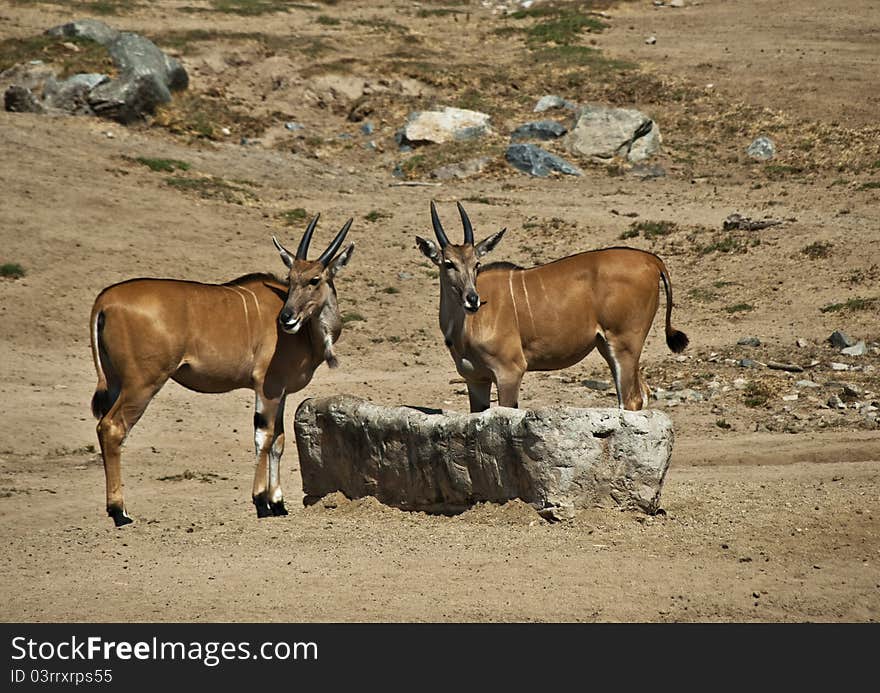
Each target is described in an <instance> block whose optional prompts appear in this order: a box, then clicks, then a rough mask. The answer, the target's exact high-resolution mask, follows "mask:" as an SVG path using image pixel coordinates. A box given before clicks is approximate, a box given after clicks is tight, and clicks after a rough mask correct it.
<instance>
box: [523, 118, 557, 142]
mask: <svg viewBox="0 0 880 693" xmlns="http://www.w3.org/2000/svg"><path fill="white" fill-rule="evenodd" d="M566 132H568V129H567V128H566V127H565V126H564V125H561V124H560V123H557V122H556V121H555V120H536V121H533V122H530V123H524V124H523V125H520V126H519V127H518V128H517V129H516V130H514V131H513V132H512V133H510V141H511V142H521V141H522V140H544V141H546V140H555V139H556V138H558V137H562V136H563V135H564V134H565V133H566Z"/></svg>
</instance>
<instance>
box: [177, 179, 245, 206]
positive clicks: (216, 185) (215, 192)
mask: <svg viewBox="0 0 880 693" xmlns="http://www.w3.org/2000/svg"><path fill="white" fill-rule="evenodd" d="M242 182H243V183H244V184H245V185H248V183H247V182H245V181H242ZM165 183H166V184H167V185H169V186H171V187H172V188H176V189H177V190H182V191H185V192H192V193H195V194H196V195H198V196H199V197H201V198H204V199H206V200H222V201H223V202H229V203H231V204H239V205H240V204H244V202H245V201H249V200H255V199H256V195H254V193H253V192H251V191H250V190H248V189H247V188H243V187H241V186H240V185H235V184H233V183H232V182H230V181H227V180H223V179H222V178H217V177H214V176H211V177H208V178H184V177H182V176H172V177H170V178H166V179H165Z"/></svg>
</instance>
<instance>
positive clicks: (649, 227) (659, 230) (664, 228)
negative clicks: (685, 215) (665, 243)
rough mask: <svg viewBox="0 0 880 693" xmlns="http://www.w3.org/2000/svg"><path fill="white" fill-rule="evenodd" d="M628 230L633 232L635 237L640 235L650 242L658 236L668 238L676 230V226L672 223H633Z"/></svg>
mask: <svg viewBox="0 0 880 693" xmlns="http://www.w3.org/2000/svg"><path fill="white" fill-rule="evenodd" d="M629 228H630V231H635V232H636V235H638V234H640V233H641V234H642V236H643V237H644V238H646V239H649V240H650V239H652V238H657V237H658V236H668V235H669V234H670V233H672V232H673V231H677V230H678V225H677V224H676V223H675V222H674V221H634V222H633V223H632V224H631V225H630V227H629Z"/></svg>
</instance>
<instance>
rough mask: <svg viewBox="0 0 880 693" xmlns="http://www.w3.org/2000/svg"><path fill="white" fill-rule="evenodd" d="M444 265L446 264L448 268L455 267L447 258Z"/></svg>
mask: <svg viewBox="0 0 880 693" xmlns="http://www.w3.org/2000/svg"><path fill="white" fill-rule="evenodd" d="M443 266H444V267H445V268H446V269H455V265H453V264H452V263H451V262H449V260H446V261H445V262H444V263H443Z"/></svg>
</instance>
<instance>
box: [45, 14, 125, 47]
mask: <svg viewBox="0 0 880 693" xmlns="http://www.w3.org/2000/svg"><path fill="white" fill-rule="evenodd" d="M46 35H47V36H54V37H56V38H65V37H67V38H84V39H88V40H89V41H95V42H97V43H100V44H101V45H102V46H109V45H110V44H111V43H112V42H113V41H115V40H116V39H117V38H118V37H119V32H118V31H116V29H113V28H112V27H109V26H107V25H106V24H104V22H102V21H100V20H97V19H77V20H75V21H73V22H67V23H66V24H59V25H58V26H53V27H52V28H51V29H46Z"/></svg>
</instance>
